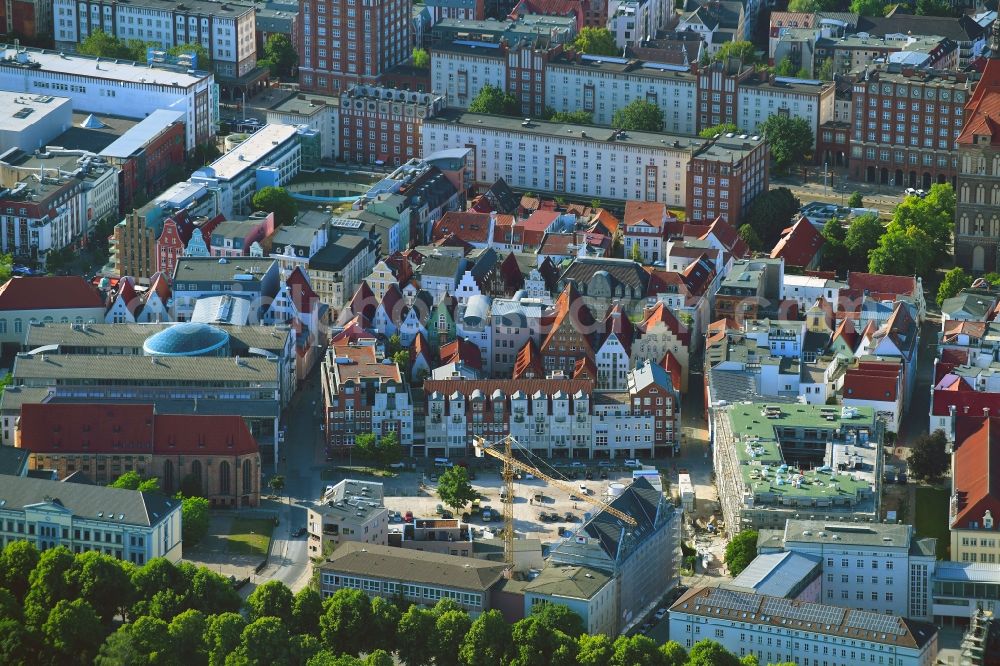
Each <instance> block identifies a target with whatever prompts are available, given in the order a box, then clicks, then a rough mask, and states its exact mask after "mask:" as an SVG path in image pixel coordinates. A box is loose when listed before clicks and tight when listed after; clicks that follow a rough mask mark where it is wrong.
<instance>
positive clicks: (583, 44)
mask: <svg viewBox="0 0 1000 666" xmlns="http://www.w3.org/2000/svg"><path fill="white" fill-rule="evenodd" d="M573 50H574V51H576V52H577V53H586V54H588V55H603V56H617V55H619V54H620V53H621V49H619V48H618V45H617V44H615V37H614V35H612V34H611V31H610V30H608V29H607V28H583V29H582V30H580V32H579V33H578V34H577V36H576V39H575V40H573Z"/></svg>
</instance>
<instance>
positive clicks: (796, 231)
mask: <svg viewBox="0 0 1000 666" xmlns="http://www.w3.org/2000/svg"><path fill="white" fill-rule="evenodd" d="M824 242H825V241H824V239H823V235H822V234H821V233H820V232H818V231H817V230H816V227H814V226H813V225H812V222H810V221H809V220H808V219H806V218H804V217H800V218H799V220H798V222H796V223H795V224H793V225H792V226H790V227H788V228H787V229H785V230H784V231H782V232H781V238H780V239H778V244H777V245H775V246H774V249H773V250H771V258H772V259H777V258H778V257H781V258H783V259H784V260H785V265H786V266H808V265H809V264H811V263H812V261H813V259H815V257H816V253H817V252H819V250H820V248H821V247H823V243H824Z"/></svg>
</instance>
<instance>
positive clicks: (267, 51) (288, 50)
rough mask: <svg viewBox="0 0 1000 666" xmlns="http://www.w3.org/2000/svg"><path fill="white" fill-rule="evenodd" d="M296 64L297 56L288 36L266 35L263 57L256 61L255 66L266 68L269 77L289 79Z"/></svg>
mask: <svg viewBox="0 0 1000 666" xmlns="http://www.w3.org/2000/svg"><path fill="white" fill-rule="evenodd" d="M298 62H299V55H298V53H296V51H295V47H294V46H293V45H292V42H291V40H290V39H288V35H282V34H280V33H275V34H271V35H268V37H267V41H266V42H264V57H263V58H261V59H260V60H258V61H257V65H258V66H259V67H267V68H268V69H269V70H270V71H271V76H277V77H290V76H292V73H293V72H294V70H295V65H297V64H298Z"/></svg>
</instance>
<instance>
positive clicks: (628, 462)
mask: <svg viewBox="0 0 1000 666" xmlns="http://www.w3.org/2000/svg"><path fill="white" fill-rule="evenodd" d="M624 465H625V466H626V467H642V463H641V462H639V461H638V460H637V459H635V458H629V459H627V460H626V461H625V462H624Z"/></svg>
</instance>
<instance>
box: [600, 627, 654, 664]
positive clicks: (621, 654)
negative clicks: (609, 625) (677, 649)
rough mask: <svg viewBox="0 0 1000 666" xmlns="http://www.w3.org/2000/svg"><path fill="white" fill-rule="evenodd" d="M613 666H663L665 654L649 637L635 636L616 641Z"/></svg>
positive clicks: (621, 637)
mask: <svg viewBox="0 0 1000 666" xmlns="http://www.w3.org/2000/svg"><path fill="white" fill-rule="evenodd" d="M614 650H615V651H614V655H613V656H612V657H611V666H662V665H663V653H662V652H660V650H659V649H658V648H657V645H656V643H655V642H654V641H653V639H652V638H650V637H649V636H643V635H642V634H635V635H633V636H619V637H618V638H617V639H615V643H614Z"/></svg>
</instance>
